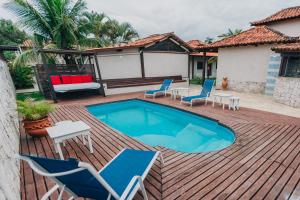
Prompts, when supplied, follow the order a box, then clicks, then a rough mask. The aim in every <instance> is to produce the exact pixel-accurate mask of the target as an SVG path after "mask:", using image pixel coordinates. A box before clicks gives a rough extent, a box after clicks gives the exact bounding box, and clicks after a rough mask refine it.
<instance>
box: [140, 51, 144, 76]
mask: <svg viewBox="0 0 300 200" xmlns="http://www.w3.org/2000/svg"><path fill="white" fill-rule="evenodd" d="M140 60H141V73H142V78H145V65H144V51H143V50H142V49H141V50H140Z"/></svg>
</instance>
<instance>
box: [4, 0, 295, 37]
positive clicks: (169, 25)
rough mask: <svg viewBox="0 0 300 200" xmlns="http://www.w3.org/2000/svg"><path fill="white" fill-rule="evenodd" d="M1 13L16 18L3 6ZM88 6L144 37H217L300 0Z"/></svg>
mask: <svg viewBox="0 0 300 200" xmlns="http://www.w3.org/2000/svg"><path fill="white" fill-rule="evenodd" d="M0 1H1V3H0V4H1V7H0V17H2V18H6V19H14V17H13V16H12V15H11V14H9V13H8V12H7V11H6V10H5V9H4V8H3V6H2V5H3V2H6V1H7V0H0ZM86 2H87V5H88V9H89V10H94V11H97V12H104V13H106V14H107V15H109V16H110V17H112V18H116V19H118V20H119V21H122V22H123V21H127V22H129V23H131V24H132V25H133V26H134V27H135V28H136V29H137V31H138V32H139V34H140V36H141V37H144V36H147V35H150V34H154V33H165V32H175V34H177V35H178V36H179V37H181V38H182V39H184V40H190V39H200V40H204V39H205V38H206V37H217V35H220V34H222V33H224V32H227V30H228V28H231V29H235V28H241V29H247V28H249V26H250V25H249V22H250V21H255V20H259V19H262V18H264V17H267V16H269V15H270V14H272V13H274V12H276V11H279V10H280V9H282V8H287V7H291V6H297V5H300V0H249V1H245V0H86Z"/></svg>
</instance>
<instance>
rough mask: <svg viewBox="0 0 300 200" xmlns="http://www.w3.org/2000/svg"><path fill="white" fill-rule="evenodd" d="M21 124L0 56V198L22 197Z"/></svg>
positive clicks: (14, 199)
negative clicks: (19, 156) (18, 154)
mask: <svg viewBox="0 0 300 200" xmlns="http://www.w3.org/2000/svg"><path fill="white" fill-rule="evenodd" d="M18 132H19V126H18V115H17V112H16V99H15V90H14V86H13V83H12V80H11V77H10V74H9V71H8V68H7V65H6V63H5V62H4V61H3V60H1V57H0V180H1V181H0V199H8V200H18V199H20V174H19V173H20V171H19V161H18V160H15V159H13V158H12V157H13V156H14V154H16V153H18V152H19V133H18Z"/></svg>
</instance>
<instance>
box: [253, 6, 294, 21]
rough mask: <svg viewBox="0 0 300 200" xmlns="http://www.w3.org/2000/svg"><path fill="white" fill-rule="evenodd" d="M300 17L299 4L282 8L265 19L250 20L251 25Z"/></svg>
mask: <svg viewBox="0 0 300 200" xmlns="http://www.w3.org/2000/svg"><path fill="white" fill-rule="evenodd" d="M295 18H300V6H296V7H290V8H286V9H283V10H281V11H279V12H277V13H275V14H273V15H271V16H269V17H267V18H265V19H262V20H258V21H254V22H251V25H253V26H258V25H266V24H270V23H273V22H278V21H284V20H288V19H295Z"/></svg>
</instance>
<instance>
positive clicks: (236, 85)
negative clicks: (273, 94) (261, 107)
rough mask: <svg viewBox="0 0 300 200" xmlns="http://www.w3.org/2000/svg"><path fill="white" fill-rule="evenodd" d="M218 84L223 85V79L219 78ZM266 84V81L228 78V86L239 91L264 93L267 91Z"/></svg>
mask: <svg viewBox="0 0 300 200" xmlns="http://www.w3.org/2000/svg"><path fill="white" fill-rule="evenodd" d="M217 85H218V86H221V85H222V81H221V80H217ZM265 86H266V83H264V82H252V81H235V80H228V88H229V89H230V90H233V91H237V92H245V93H263V92H264V91H265Z"/></svg>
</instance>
